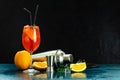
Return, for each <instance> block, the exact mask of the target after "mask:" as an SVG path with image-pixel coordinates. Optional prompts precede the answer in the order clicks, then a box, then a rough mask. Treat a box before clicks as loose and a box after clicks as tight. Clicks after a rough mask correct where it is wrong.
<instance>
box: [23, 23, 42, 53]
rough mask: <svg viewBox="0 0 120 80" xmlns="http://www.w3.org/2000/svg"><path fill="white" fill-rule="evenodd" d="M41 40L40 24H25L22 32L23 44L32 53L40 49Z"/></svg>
mask: <svg viewBox="0 0 120 80" xmlns="http://www.w3.org/2000/svg"><path fill="white" fill-rule="evenodd" d="M40 42H41V37H40V29H39V26H29V25H26V26H24V28H23V33H22V44H23V46H24V48H25V49H26V50H27V51H29V52H30V53H31V54H32V53H33V52H34V51H36V50H37V49H38V47H39V45H40Z"/></svg>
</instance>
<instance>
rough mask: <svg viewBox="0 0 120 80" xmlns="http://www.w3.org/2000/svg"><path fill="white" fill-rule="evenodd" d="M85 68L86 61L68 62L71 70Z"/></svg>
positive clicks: (82, 69) (79, 70)
mask: <svg viewBox="0 0 120 80" xmlns="http://www.w3.org/2000/svg"><path fill="white" fill-rule="evenodd" d="M86 68H87V66H86V62H80V63H75V64H70V69H71V70H72V71H73V72H82V71H84V70H85V69H86Z"/></svg>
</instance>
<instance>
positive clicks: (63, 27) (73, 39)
mask: <svg viewBox="0 0 120 80" xmlns="http://www.w3.org/2000/svg"><path fill="white" fill-rule="evenodd" d="M37 4H39V10H38V15H37V20H36V25H39V26H40V29H41V39H42V40H41V45H40V47H39V49H38V50H37V51H36V52H43V51H48V50H55V49H62V50H63V51H64V52H65V53H70V54H73V56H74V62H76V61H77V60H79V59H85V60H86V61H87V62H90V63H120V5H119V2H116V1H112V0H111V1H110V0H64V1H62V0H19V1H18V0H12V1H11V0H0V63H13V62H14V55H15V53H16V52H17V51H19V50H23V49H24V48H23V46H22V43H21V34H22V28H23V26H24V25H26V24H29V23H30V22H29V15H28V13H26V11H24V10H23V8H24V7H25V8H27V9H29V10H31V11H32V12H34V10H35V7H36V5H37Z"/></svg>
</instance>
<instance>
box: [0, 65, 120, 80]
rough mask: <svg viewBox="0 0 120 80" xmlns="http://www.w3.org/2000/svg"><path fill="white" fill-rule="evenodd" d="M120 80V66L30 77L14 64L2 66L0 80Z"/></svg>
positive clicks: (44, 73)
mask: <svg viewBox="0 0 120 80" xmlns="http://www.w3.org/2000/svg"><path fill="white" fill-rule="evenodd" d="M48 79H51V80H68V79H72V80H77V79H80V80H120V64H99V66H97V67H94V68H87V69H86V70H85V71H84V72H81V73H73V72H71V73H70V72H64V71H63V72H54V73H47V72H40V73H37V74H35V75H31V76H30V75H28V74H26V73H23V72H22V71H19V70H18V69H17V67H16V66H15V65H14V64H0V80H48Z"/></svg>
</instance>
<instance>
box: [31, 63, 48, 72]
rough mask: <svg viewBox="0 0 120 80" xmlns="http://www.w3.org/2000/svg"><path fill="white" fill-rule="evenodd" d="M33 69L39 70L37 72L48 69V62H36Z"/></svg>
mask: <svg viewBox="0 0 120 80" xmlns="http://www.w3.org/2000/svg"><path fill="white" fill-rule="evenodd" d="M32 67H33V68H35V69H37V70H43V69H47V61H43V62H34V63H33V64H32Z"/></svg>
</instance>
